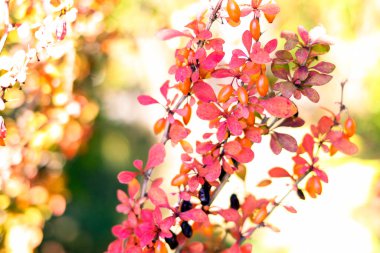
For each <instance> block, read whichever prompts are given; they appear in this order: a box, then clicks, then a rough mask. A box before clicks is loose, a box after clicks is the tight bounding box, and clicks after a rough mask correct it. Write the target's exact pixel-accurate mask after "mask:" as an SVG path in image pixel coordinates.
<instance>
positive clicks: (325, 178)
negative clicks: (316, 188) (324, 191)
mask: <svg viewBox="0 0 380 253" xmlns="http://www.w3.org/2000/svg"><path fill="white" fill-rule="evenodd" d="M313 171H314V172H315V174H317V176H318V177H319V179H320V180H322V181H323V182H325V183H326V184H327V183H328V182H329V178H328V176H327V174H326V173H325V172H324V171H323V170H320V169H317V168H314V170H313Z"/></svg>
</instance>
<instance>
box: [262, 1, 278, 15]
mask: <svg viewBox="0 0 380 253" xmlns="http://www.w3.org/2000/svg"><path fill="white" fill-rule="evenodd" d="M259 9H260V10H261V11H262V12H264V13H265V14H269V15H276V14H278V13H279V12H280V7H279V6H278V5H277V4H264V5H261V6H260V7H259Z"/></svg>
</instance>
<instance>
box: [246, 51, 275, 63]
mask: <svg viewBox="0 0 380 253" xmlns="http://www.w3.org/2000/svg"><path fill="white" fill-rule="evenodd" d="M250 57H251V60H252V62H254V63H257V64H266V63H269V62H271V61H272V59H271V58H270V57H269V53H268V52H267V51H265V50H264V49H263V48H260V49H258V50H256V51H255V52H252V54H251V55H250Z"/></svg>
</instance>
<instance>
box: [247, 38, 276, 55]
mask: <svg viewBox="0 0 380 253" xmlns="http://www.w3.org/2000/svg"><path fill="white" fill-rule="evenodd" d="M251 37H252V36H251ZM276 47H277V39H273V40H270V41H269V42H268V43H267V44H265V47H264V50H265V51H267V52H268V53H269V54H270V53H272V52H273V51H274V50H275V49H276Z"/></svg>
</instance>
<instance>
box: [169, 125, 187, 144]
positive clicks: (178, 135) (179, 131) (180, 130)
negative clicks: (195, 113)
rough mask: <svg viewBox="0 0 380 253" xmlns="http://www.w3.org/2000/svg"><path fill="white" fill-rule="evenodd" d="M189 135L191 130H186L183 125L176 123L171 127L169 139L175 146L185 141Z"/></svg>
mask: <svg viewBox="0 0 380 253" xmlns="http://www.w3.org/2000/svg"><path fill="white" fill-rule="evenodd" d="M189 133H190V130H189V129H187V128H185V127H184V126H183V125H182V124H181V123H178V122H177V121H175V123H173V124H172V125H171V126H170V130H169V138H170V139H171V141H172V142H173V143H174V144H176V143H178V142H180V141H182V140H183V139H185V138H186V137H187V136H188V135H189Z"/></svg>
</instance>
